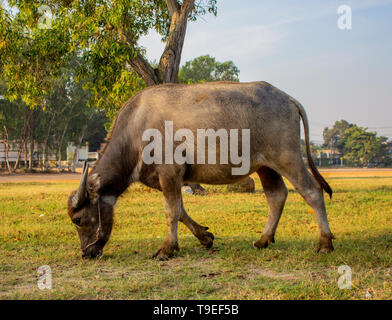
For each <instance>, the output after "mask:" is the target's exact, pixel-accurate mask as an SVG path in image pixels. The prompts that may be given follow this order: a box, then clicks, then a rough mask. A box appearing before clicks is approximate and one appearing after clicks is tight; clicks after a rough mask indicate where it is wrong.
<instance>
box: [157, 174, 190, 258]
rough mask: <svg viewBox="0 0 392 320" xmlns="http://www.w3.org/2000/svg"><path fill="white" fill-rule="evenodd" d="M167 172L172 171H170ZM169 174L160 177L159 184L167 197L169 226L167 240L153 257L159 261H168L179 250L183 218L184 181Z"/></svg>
mask: <svg viewBox="0 0 392 320" xmlns="http://www.w3.org/2000/svg"><path fill="white" fill-rule="evenodd" d="M167 171H171V170H170V169H169V170H167ZM168 173H169V172H165V174H163V175H160V176H159V182H160V185H161V188H162V191H163V195H164V197H165V215H166V221H167V225H168V229H167V234H166V238H165V240H164V241H163V243H162V245H161V246H160V247H159V249H158V251H157V252H156V253H154V254H153V255H152V258H158V259H159V260H167V259H169V258H171V257H172V256H173V255H174V251H175V250H177V251H178V250H179V246H178V238H177V234H178V232H177V228H178V221H179V220H180V219H181V216H182V213H183V212H182V200H181V186H182V181H181V180H182V179H180V178H179V177H180V174H179V173H178V175H177V174H175V172H174V173H173V174H171V175H170V176H169V177H168Z"/></svg>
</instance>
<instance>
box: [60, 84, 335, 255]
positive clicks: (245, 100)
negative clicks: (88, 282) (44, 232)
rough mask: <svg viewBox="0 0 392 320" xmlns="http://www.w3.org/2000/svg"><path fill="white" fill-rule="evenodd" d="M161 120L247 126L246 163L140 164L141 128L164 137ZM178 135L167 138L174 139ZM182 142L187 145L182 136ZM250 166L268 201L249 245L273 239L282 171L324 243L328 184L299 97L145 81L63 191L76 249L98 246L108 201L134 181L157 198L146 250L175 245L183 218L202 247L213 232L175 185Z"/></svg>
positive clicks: (231, 177) (327, 239) (256, 87)
mask: <svg viewBox="0 0 392 320" xmlns="http://www.w3.org/2000/svg"><path fill="white" fill-rule="evenodd" d="M301 119H302V122H303V125H304V133H305V142H306V152H307V158H308V164H309V167H310V170H311V172H312V174H310V172H309V171H308V170H307V168H306V166H305V164H304V161H303V158H302V155H301V141H300V121H301ZM167 123H171V124H172V126H173V128H172V129H173V130H180V129H181V128H185V129H186V130H187V132H190V133H193V134H194V135H195V136H196V131H197V130H198V129H213V130H215V131H214V132H217V131H218V130H221V129H225V130H235V129H239V130H248V131H247V132H248V133H249V139H250V142H249V146H248V151H249V159H248V160H249V163H248V170H247V171H246V172H243V173H242V174H233V171H232V170H233V168H238V163H234V162H233V161H231V160H230V161H229V162H228V163H227V162H226V163H220V162H217V163H216V164H214V163H210V162H208V163H199V162H197V161H190V158H189V155H188V158H187V159H188V161H185V163H177V162H170V161H166V162H165V161H164V162H163V163H148V164H147V163H146V161H143V152H144V151H143V150H144V149H145V148H146V146H147V145H148V141H145V139H144V138H143V136H144V133H145V132H146V131H148V130H150V129H152V128H154V130H155V132H156V131H157V130H158V131H159V132H160V134H161V136H163V137H166V138H167V133H165V128H164V127H165V125H166V124H167ZM221 131H222V130H221ZM159 132H158V133H159ZM223 132H224V130H223ZM230 132H231V131H230ZM242 132H245V131H242ZM242 135H244V134H242ZM217 140H219V141H220V140H221V139H217ZM240 140H241V139H240ZM163 143H164V144H165V145H164V146H163V147H162V150H161V151H162V153H163V149H164V150H165V152H167V148H166V145H168V143H169V142H168V141H166V140H165V141H164V142H163ZM170 143H173V141H170ZM180 143H182V142H181V141H174V146H179V145H180ZM192 143H195V144H196V142H192ZM216 143H217V145H216V146H217V148H216V149H214V152H215V153H216V155H218V156H219V157H220V158H221V159H224V155H222V154H220V153H221V152H222V150H221V149H220V148H219V146H220V145H219V143H218V142H217V141H216ZM187 144H188V147H189V144H190V143H189V141H188V142H187ZM203 148H205V150H204V149H203V154H204V152H205V151H207V152H208V150H207V147H206V146H204V147H203ZM239 148H240V149H241V148H242V149H243V150H246V146H245V145H244V141H242V142H240V143H239ZM169 150H170V149H169ZM154 152H157V151H156V150H155V151H154ZM169 152H170V151H169ZM171 152H174V151H173V150H172V151H171ZM200 155H201V151H200V149H198V155H196V153H195V154H194V155H193V156H194V157H198V156H200ZM166 156H167V155H166ZM254 172H257V174H258V175H259V177H260V179H261V182H262V185H263V188H264V192H265V195H266V197H267V201H268V204H269V207H270V214H269V217H268V221H267V224H266V226H265V229H264V232H263V235H262V236H261V238H260V239H259V240H258V241H256V242H255V243H254V246H255V247H256V248H266V247H267V246H268V245H269V244H270V243H272V242H274V235H275V231H276V228H277V226H278V222H279V219H280V216H281V214H282V210H283V207H284V204H285V201H286V198H287V193H288V191H287V188H286V186H285V184H284V182H283V179H282V176H284V177H286V178H287V179H288V180H289V181H290V182H291V183H292V184H293V186H295V188H296V189H297V190H298V192H299V193H300V194H301V196H302V197H303V198H304V199H305V201H306V202H307V203H308V204H309V205H310V206H311V207H312V208H313V210H314V212H315V214H316V217H317V222H318V226H319V244H318V248H317V251H318V252H324V253H327V252H330V251H332V250H333V246H332V239H333V235H332V233H331V230H330V228H329V223H328V219H327V213H326V209H325V204H324V196H323V190H325V191H326V192H327V193H328V194H329V195H330V196H332V190H331V188H330V186H329V185H328V183H327V182H326V181H325V180H324V178H323V177H322V176H321V175H320V173H319V172H318V170H317V168H316V166H315V164H314V162H313V160H312V157H311V153H310V148H309V125H308V120H307V116H306V113H305V110H304V108H303V107H302V106H301V104H300V103H299V102H297V101H296V100H295V99H293V98H291V97H290V96H288V95H287V94H286V93H284V92H282V91H280V90H279V89H277V88H275V87H274V86H272V85H270V84H269V83H266V82H254V83H235V82H215V83H203V84H192V85H179V84H166V85H159V86H155V87H151V88H148V89H146V90H144V91H142V92H140V93H138V94H137V95H135V96H134V97H133V98H131V99H130V100H129V101H128V102H127V103H126V104H125V105H124V106H123V107H122V109H121V110H120V112H119V114H118V116H117V119H116V121H115V123H114V125H113V127H112V130H111V132H110V133H109V135H108V139H107V143H106V145H105V147H104V149H103V151H102V154H101V157H100V159H99V160H98V161H97V162H96V163H95V165H94V166H93V168H92V170H91V172H90V173H89V172H88V166H86V167H85V168H84V172H83V175H82V178H81V182H80V186H79V188H78V190H75V191H73V192H72V193H71V195H70V197H69V199H68V214H69V216H70V217H71V220H72V222H73V223H74V224H75V226H76V228H77V231H78V234H79V237H80V241H81V249H82V256H83V257H96V256H98V255H101V254H102V250H103V247H104V245H105V244H106V242H107V241H108V240H109V237H110V234H111V231H112V225H113V208H114V206H115V204H116V201H117V199H118V197H119V196H120V195H121V194H122V193H123V192H124V191H125V190H126V189H127V188H128V187H129V186H130V185H131V184H132V183H134V182H136V181H140V182H141V183H143V184H145V185H147V186H149V187H152V188H156V189H159V190H161V191H162V192H163V195H164V198H165V213H166V218H167V224H168V231H167V236H166V238H165V240H164V241H163V243H162V245H161V246H160V247H159V249H158V251H157V252H156V253H155V254H154V255H153V257H156V258H159V259H167V258H169V257H171V256H172V255H173V253H174V251H175V250H179V247H178V241H177V225H178V221H181V222H182V223H184V224H185V225H186V226H187V227H188V228H189V230H190V231H191V232H192V233H193V234H194V235H195V236H196V237H197V238H198V239H199V241H200V242H201V244H202V245H203V246H205V247H207V248H209V247H211V246H212V244H213V240H214V236H213V234H212V233H210V232H208V231H207V230H208V228H207V227H204V226H201V225H199V224H198V223H196V222H195V221H194V220H192V218H191V217H190V216H189V215H188V214H187V212H186V211H185V209H184V205H183V201H182V195H181V187H182V185H183V184H184V183H205V184H230V183H235V182H236V181H239V180H241V179H243V178H244V177H246V176H248V175H249V174H251V173H254Z"/></svg>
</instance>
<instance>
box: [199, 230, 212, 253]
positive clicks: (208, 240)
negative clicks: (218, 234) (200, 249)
mask: <svg viewBox="0 0 392 320" xmlns="http://www.w3.org/2000/svg"><path fill="white" fill-rule="evenodd" d="M203 229H204V230H203V232H202V233H201V234H200V235H199V236H197V238H198V239H199V241H200V243H201V244H202V246H204V247H205V248H207V249H209V248H211V247H212V245H213V244H214V239H215V237H214V235H213V234H212V233H211V232H208V231H207V230H208V227H203Z"/></svg>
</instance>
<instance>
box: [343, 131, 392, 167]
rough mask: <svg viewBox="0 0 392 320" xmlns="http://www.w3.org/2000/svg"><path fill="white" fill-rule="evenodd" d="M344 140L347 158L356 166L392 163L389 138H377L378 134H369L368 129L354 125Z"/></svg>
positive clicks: (346, 133) (345, 134)
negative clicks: (389, 153)
mask: <svg viewBox="0 0 392 320" xmlns="http://www.w3.org/2000/svg"><path fill="white" fill-rule="evenodd" d="M344 140H345V145H344V152H345V158H347V159H348V160H349V161H350V162H351V163H352V164H354V165H357V166H368V165H372V164H374V165H378V164H384V165H388V164H390V162H391V159H390V158H389V156H388V144H387V140H388V138H386V137H383V136H381V137H377V133H376V132H368V131H367V128H362V127H358V126H357V125H353V126H351V127H350V128H349V129H347V130H346V132H345V133H344Z"/></svg>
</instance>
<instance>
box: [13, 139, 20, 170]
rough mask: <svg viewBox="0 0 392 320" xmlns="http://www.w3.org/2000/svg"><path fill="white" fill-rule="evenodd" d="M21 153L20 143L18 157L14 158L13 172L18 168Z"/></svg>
mask: <svg viewBox="0 0 392 320" xmlns="http://www.w3.org/2000/svg"><path fill="white" fill-rule="evenodd" d="M21 154H22V144H19V149H18V157H17V158H16V161H15V165H14V172H15V171H16V169H18V166H19V161H20V155H21Z"/></svg>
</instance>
